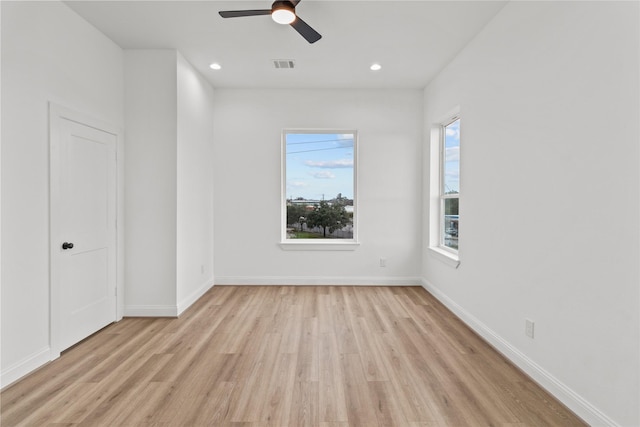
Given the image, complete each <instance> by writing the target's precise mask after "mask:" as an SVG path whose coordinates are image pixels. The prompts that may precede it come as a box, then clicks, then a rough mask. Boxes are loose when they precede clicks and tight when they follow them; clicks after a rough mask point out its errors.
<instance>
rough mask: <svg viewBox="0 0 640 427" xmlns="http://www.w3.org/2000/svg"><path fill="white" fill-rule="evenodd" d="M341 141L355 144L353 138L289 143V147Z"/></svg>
mask: <svg viewBox="0 0 640 427" xmlns="http://www.w3.org/2000/svg"><path fill="white" fill-rule="evenodd" d="M339 141H351V143H352V144H353V138H347V139H325V140H321V141H300V142H287V145H299V144H317V143H319V142H339Z"/></svg>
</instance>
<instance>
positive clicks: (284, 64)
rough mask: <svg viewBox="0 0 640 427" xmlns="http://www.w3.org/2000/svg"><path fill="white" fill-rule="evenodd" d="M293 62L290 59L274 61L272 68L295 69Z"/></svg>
mask: <svg viewBox="0 0 640 427" xmlns="http://www.w3.org/2000/svg"><path fill="white" fill-rule="evenodd" d="M295 65H296V64H295V62H293V60H292V59H274V60H273V66H274V67H276V68H293V67H295Z"/></svg>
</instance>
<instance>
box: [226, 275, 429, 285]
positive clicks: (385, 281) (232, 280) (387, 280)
mask: <svg viewBox="0 0 640 427" xmlns="http://www.w3.org/2000/svg"><path fill="white" fill-rule="evenodd" d="M215 283H216V285H254V286H341V285H344V286H421V284H422V279H420V278H419V277H325V276H319V277H310V276H301V277H292V276H284V277H280V276H263V277H256V276H222V277H219V276H218V277H216V280H215Z"/></svg>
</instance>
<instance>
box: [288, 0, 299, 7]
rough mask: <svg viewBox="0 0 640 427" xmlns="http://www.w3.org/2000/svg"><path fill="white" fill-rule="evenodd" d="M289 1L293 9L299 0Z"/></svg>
mask: <svg viewBox="0 0 640 427" xmlns="http://www.w3.org/2000/svg"><path fill="white" fill-rule="evenodd" d="M289 1H290V2H291V4H292V5H293V7H296V6H297V5H298V3H300V0H289Z"/></svg>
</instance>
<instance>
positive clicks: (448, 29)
mask: <svg viewBox="0 0 640 427" xmlns="http://www.w3.org/2000/svg"><path fill="white" fill-rule="evenodd" d="M505 3H506V1H483V0H476V1H452V0H448V1H430V0H410V1H402V0H393V1H384V0H355V1H346V0H344V1H335V0H302V1H301V2H300V3H299V4H298V6H297V7H296V13H297V14H298V15H299V16H300V17H301V18H302V19H304V21H306V22H307V23H308V24H309V25H311V26H312V27H313V28H314V29H315V30H316V31H318V32H319V33H320V34H322V39H320V40H319V41H318V42H316V43H314V44H309V43H307V41H306V40H304V39H303V38H302V37H301V36H300V35H299V34H298V33H297V32H296V31H295V30H294V29H293V28H291V27H290V26H288V25H279V24H276V23H275V22H273V21H272V20H271V18H270V17H269V16H253V17H243V18H229V19H223V18H221V17H220V16H219V15H218V11H219V10H239V9H269V8H270V7H271V1H270V0H262V1H245V0H233V1H221V0H209V1H204V0H203V1H147V0H145V1H131V0H130V1H114V0H110V1H87V0H83V1H67V2H66V4H67V5H69V6H70V7H71V8H72V9H73V10H75V11H76V12H77V13H78V14H80V15H81V16H82V17H84V18H85V19H86V20H87V21H89V22H90V23H91V24H93V25H94V26H95V27H97V28H98V29H99V30H100V31H102V32H103V33H104V34H106V35H107V36H108V37H109V38H111V39H112V40H113V41H114V42H115V43H117V44H118V45H119V46H120V47H122V48H124V49H158V48H172V49H177V50H178V51H180V52H181V53H182V55H184V57H185V58H186V59H187V60H188V61H189V62H190V63H191V64H192V65H193V66H194V67H195V68H196V69H198V70H199V71H200V72H201V73H202V74H203V75H204V76H205V77H206V78H207V79H208V80H209V81H210V82H211V84H212V85H213V86H214V87H233V88H318V89H321V88H422V87H424V86H425V85H426V84H427V83H428V82H429V81H430V80H431V79H432V78H433V77H434V76H435V75H436V74H437V73H438V71H440V70H441V69H442V68H443V67H444V66H445V65H446V64H447V63H448V62H449V61H451V59H453V57H455V55H456V54H457V53H458V52H459V51H460V50H461V49H462V48H463V47H464V46H465V45H466V44H467V43H468V42H469V41H470V40H472V39H473V37H474V36H475V35H476V34H477V33H478V32H479V31H480V30H481V29H482V28H483V27H484V26H485V25H486V24H487V23H488V22H489V21H490V20H491V18H492V17H493V16H495V14H496V13H497V12H498V11H499V10H500V9H501V8H502V7H503V6H504V5H505ZM273 59H293V60H294V61H295V64H296V66H295V69H292V70H287V69H279V70H278V69H275V68H274V66H273V62H272V60H273ZM212 62H218V63H220V64H221V65H222V69H221V70H219V71H213V70H211V69H210V68H209V64H210V63H212ZM374 62H379V63H381V64H382V66H383V68H382V70H381V71H378V72H372V71H370V70H369V66H370V65H371V64H372V63H374Z"/></svg>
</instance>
